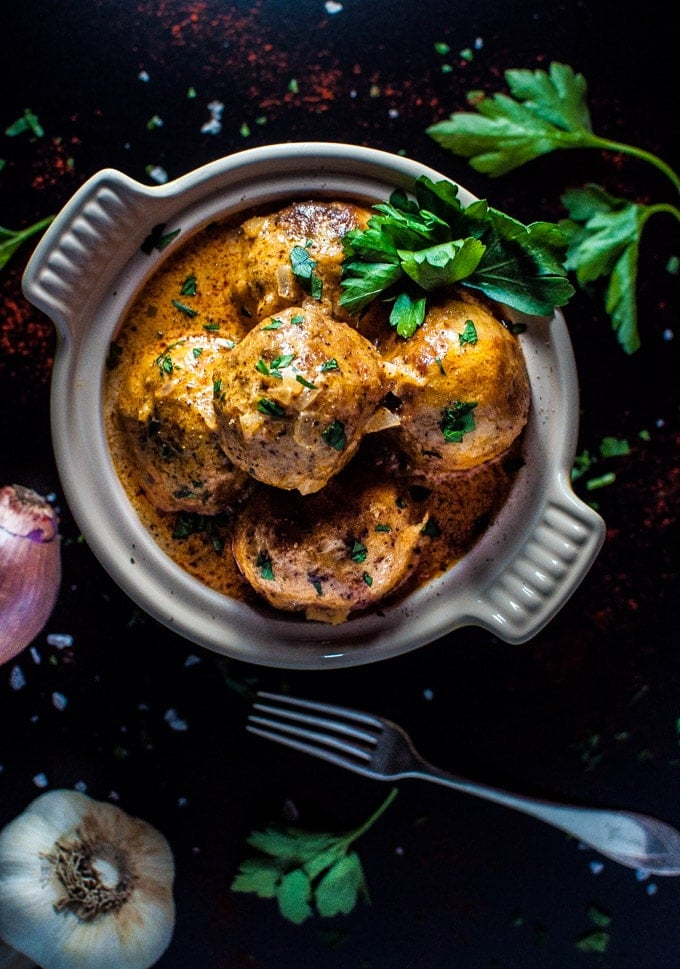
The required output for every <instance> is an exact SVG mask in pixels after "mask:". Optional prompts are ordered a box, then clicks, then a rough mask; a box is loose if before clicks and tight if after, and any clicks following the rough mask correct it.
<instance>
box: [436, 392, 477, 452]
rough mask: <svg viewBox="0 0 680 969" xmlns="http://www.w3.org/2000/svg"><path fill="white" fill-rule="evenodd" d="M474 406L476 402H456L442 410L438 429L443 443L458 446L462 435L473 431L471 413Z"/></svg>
mask: <svg viewBox="0 0 680 969" xmlns="http://www.w3.org/2000/svg"><path fill="white" fill-rule="evenodd" d="M476 406H477V403H476V402H466V401H462V400H456V401H454V402H453V403H452V404H449V405H448V407H445V408H444V409H443V411H442V419H441V421H440V422H439V427H440V428H441V432H442V434H443V435H444V440H445V441H448V442H449V443H454V444H460V443H461V441H462V440H463V435H464V434H468V433H469V432H470V431H474V429H475V418H474V415H473V413H472V411H473V410H474V408H475V407H476Z"/></svg>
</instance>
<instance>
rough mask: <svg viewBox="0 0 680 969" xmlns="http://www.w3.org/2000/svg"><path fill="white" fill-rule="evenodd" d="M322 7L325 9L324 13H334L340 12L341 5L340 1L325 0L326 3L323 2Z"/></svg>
mask: <svg viewBox="0 0 680 969" xmlns="http://www.w3.org/2000/svg"><path fill="white" fill-rule="evenodd" d="M324 9H325V10H326V13H330V14H334V13H342V10H343V7H342V4H341V3H336V2H335V0H326V3H324Z"/></svg>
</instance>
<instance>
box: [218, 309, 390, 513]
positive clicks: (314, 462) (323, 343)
mask: <svg viewBox="0 0 680 969" xmlns="http://www.w3.org/2000/svg"><path fill="white" fill-rule="evenodd" d="M382 376H383V373H382V365H381V361H380V358H379V356H378V354H377V353H376V351H375V350H374V349H373V347H372V346H371V344H370V343H369V342H368V341H367V340H365V339H364V338H363V337H362V336H360V334H359V333H357V332H356V331H355V330H353V329H352V328H351V327H350V326H348V325H347V324H346V323H340V322H338V321H337V320H334V319H332V318H331V317H329V316H327V315H326V314H325V313H323V312H322V310H321V309H320V308H319V307H318V306H307V307H306V308H305V309H304V310H303V309H301V308H296V307H293V308H290V309H286V310H283V311H282V312H281V313H279V314H278V315H277V316H272V317H269V318H267V319H265V320H263V321H262V323H260V324H259V325H258V326H256V327H254V328H253V329H252V330H250V332H249V333H248V334H247V335H246V336H245V337H244V338H243V340H242V341H241V342H240V343H239V344H238V346H236V347H235V349H234V350H233V351H232V352H231V353H229V354H228V356H226V357H225V367H224V369H223V370H222V371H221V372H220V377H221V392H220V394H219V395H218V396H217V397H216V399H215V412H216V414H217V419H218V429H219V436H220V442H221V444H222V448H223V449H224V451H225V453H226V454H227V455H228V456H229V458H230V459H231V460H232V461H233V462H234V464H235V465H237V467H239V468H242V469H243V470H244V471H246V472H247V473H248V474H250V475H252V477H254V478H256V479H257V480H258V481H261V482H264V484H269V485H273V486H274V487H277V488H284V489H287V490H291V489H295V488H297V490H298V491H300V492H301V493H302V494H308V493H310V492H313V491H318V490H319V489H320V488H323V486H324V485H325V484H326V483H327V482H328V480H329V479H330V478H332V477H333V475H335V474H337V473H338V472H339V471H340V470H341V468H343V467H344V466H345V465H346V464H347V462H348V461H349V460H350V459H351V457H352V456H353V455H354V453H355V452H356V450H357V448H358V446H359V443H360V442H361V438H362V436H363V434H364V432H365V429H366V426H367V424H368V422H369V421H370V419H371V417H372V416H373V414H374V413H375V412H376V410H377V408H378V405H379V403H380V401H381V398H382V396H383V386H382Z"/></svg>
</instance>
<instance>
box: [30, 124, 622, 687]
mask: <svg viewBox="0 0 680 969" xmlns="http://www.w3.org/2000/svg"><path fill="white" fill-rule="evenodd" d="M419 175H427V176H429V177H430V178H433V179H441V178H443V177H445V176H443V175H441V174H440V173H438V172H435V171H433V170H432V169H430V168H427V167H425V166H424V165H422V164H420V163H418V162H416V161H413V160H409V159H407V158H404V157H401V156H397V155H392V154H388V153H385V152H382V151H377V150H373V149H370V148H364V147H358V146H353V145H344V144H337V143H321V142H319V143H314V142H312V143H310V142H306V143H288V144H280V145H273V146H267V147H262V148H254V149H251V150H246V151H242V152H239V153H236V154H233V155H230V156H228V157H226V158H223V159H220V160H217V161H214V162H211V163H210V164H207V165H205V166H203V167H201V168H198V169H196V170H195V171H192V172H190V173H188V174H186V175H184V176H182V177H180V178H178V179H176V180H175V181H171V182H168V183H167V184H165V185H161V186H153V187H149V186H146V185H142V184H139V183H137V182H136V181H134V180H132V179H131V178H129V177H127V176H126V175H124V174H121V173H120V172H117V171H115V170H110V169H106V170H103V171H101V172H99V173H98V174H96V175H94V176H93V177H91V178H90V179H89V181H87V182H86V183H85V184H84V185H83V186H82V187H81V188H80V189H79V190H78V191H77V192H76V194H75V195H74V197H73V198H72V199H71V200H70V201H69V202H68V203H67V205H66V206H65V207H64V209H63V210H62V211H61V212H60V213H59V215H58V216H57V218H56V219H55V220H54V222H53V223H52V225H51V226H50V228H49V229H48V231H47V232H46V233H45V235H44V236H43V238H42V239H41V241H40V243H39V245H38V246H37V248H36V250H35V252H34V254H33V256H32V258H31V260H30V262H29V264H28V266H27V268H26V271H25V275H24V281H23V286H24V293H25V295H26V297H27V298H28V299H29V300H30V301H31V302H32V303H33V304H34V305H35V306H36V307H38V308H39V309H40V310H42V311H43V312H45V313H46V314H47V315H48V316H49V317H50V318H51V319H52V320H53V322H54V325H55V327H56V329H57V332H58V341H57V350H56V355H55V362H54V371H53V382H52V391H51V421H52V433H53V442H54V450H55V456H56V461H57V466H58V469H59V474H60V478H61V483H62V486H63V490H64V494H65V497H66V500H67V502H68V505H69V508H70V510H71V512H72V514H73V516H74V518H75V520H76V521H77V523H78V525H79V527H80V529H81V531H82V534H83V536H84V538H85V539H86V541H87V542H88V544H89V546H90V547H91V549H92V551H93V552H94V554H95V556H96V557H97V558H98V560H99V561H100V562H101V564H102V565H103V567H104V568H105V569H106V570H107V571H108V573H109V574H110V575H111V576H112V578H113V579H114V580H115V581H116V582H117V583H118V584H119V585H120V586H121V588H122V589H123V590H124V591H125V592H126V593H127V595H128V596H129V597H130V598H131V599H132V600H134V601H135V602H136V603H137V604H138V605H139V606H140V607H141V608H142V609H144V610H145V611H146V612H147V613H149V614H150V615H151V616H153V617H154V618H155V619H156V620H157V621H158V622H160V623H162V624H164V625H165V626H167V627H168V628H170V629H172V630H174V631H175V632H176V633H179V634H180V635H182V636H183V637H185V638H186V639H188V640H190V641H192V642H194V643H196V644H199V645H201V646H203V647H206V648H209V649H212V650H216V651H217V652H219V653H222V654H224V655H226V656H228V657H231V658H234V659H238V660H243V661H245V662H248V663H254V664H259V665H263V666H273V667H280V668H291V669H293V668H296V669H323V668H334V667H349V666H358V665H361V664H366V663H372V662H375V661H378V660H385V659H388V658H389V657H394V656H396V655H399V654H403V653H406V652H408V651H410V650H414V649H416V648H419V647H422V646H424V645H425V644H427V643H430V642H432V641H434V640H436V639H438V638H440V637H442V636H445V635H448V634H450V633H452V632H453V631H455V630H456V629H459V628H460V627H463V626H466V625H476V626H481V627H483V628H484V629H486V630H489V631H490V632H491V633H492V634H493V635H494V636H496V637H498V639H500V640H503V641H505V642H507V643H523V642H526V641H527V640H529V639H530V638H531V637H533V636H535V635H536V633H537V632H539V630H541V629H542V628H543V627H544V626H545V624H546V623H548V622H549V621H550V619H551V618H552V617H553V616H554V615H555V613H556V612H557V611H558V610H559V609H560V608H561V607H562V606H563V605H564V604H565V602H566V601H567V599H568V598H569V596H570V595H571V594H572V593H573V592H574V590H575V589H576V587H577V586H578V584H579V583H580V582H581V580H582V579H583V577H584V575H585V574H586V572H587V570H588V569H589V567H590V566H591V564H592V562H593V560H594V558H595V556H596V555H597V553H598V551H599V549H600V546H601V544H602V541H603V538H604V523H603V521H602V519H601V518H600V517H599V516H598V515H597V514H596V513H595V512H594V511H593V510H592V509H591V508H590V507H589V506H588V505H586V504H585V503H583V502H582V501H581V500H580V499H579V498H578V497H576V496H575V495H574V493H573V491H572V489H571V485H570V469H571V466H572V462H573V457H574V452H575V447H576V440H577V430H578V415H579V402H578V384H577V375H576V370H575V364H574V357H573V353H572V348H571V344H570V340H569V336H568V333H567V327H566V325H565V320H564V317H563V315H562V313H560V312H555V313H554V314H553V315H552V316H551V317H550V318H543V317H541V318H540V319H533V318H532V320H531V325H530V326H528V327H527V330H526V333H524V334H522V336H521V337H520V339H521V341H522V346H523V350H524V354H525V358H526V363H527V369H528V372H529V379H530V383H531V391H532V409H531V415H530V420H529V424H528V427H527V430H526V439H525V456H526V464H525V466H524V467H523V468H522V469H521V470H520V471H519V472H518V474H517V476H516V480H515V483H514V485H513V489H512V492H511V494H510V496H509V499H508V501H507V502H506V504H505V505H504V507H503V509H502V510H501V512H500V514H499V515H498V517H497V519H496V520H495V522H494V524H493V525H492V526H491V527H489V528H488V529H487V531H486V532H485V533H484V535H483V536H482V538H481V539H480V540H479V542H478V543H477V544H476V545H475V546H474V548H473V549H472V550H471V551H470V552H469V553H468V554H467V555H466V556H465V557H464V558H463V559H462V560H461V561H460V562H458V563H457V564H456V565H455V566H454V567H452V568H451V569H450V570H449V571H448V572H447V573H446V574H445V575H443V576H440V577H438V578H437V579H435V580H434V581H431V582H429V583H428V584H427V585H425V586H423V587H421V588H419V589H418V590H417V591H415V592H413V593H412V594H409V595H408V597H407V598H405V599H404V600H403V601H402V602H401V603H399V604H398V605H394V606H390V607H389V608H385V609H383V608H381V609H380V611H374V612H371V613H367V614H364V615H361V616H359V617H357V618H354V619H351V620H350V621H348V622H346V623H343V624H340V625H336V626H333V625H328V624H326V623H318V622H308V621H305V620H304V619H300V618H296V617H294V616H287V615H285V614H282V613H275V612H274V611H272V610H271V609H269V608H266V607H264V606H263V607H262V609H259V608H253V607H251V606H247V605H244V604H243V603H241V602H238V601H235V600H233V599H230V598H228V597H226V596H224V595H221V594H219V593H217V592H214V591H212V590H211V589H209V588H207V587H206V586H205V585H203V584H202V583H200V582H199V581H197V580H196V579H194V578H192V577H191V576H190V575H188V574H187V573H186V572H185V571H184V570H182V569H181V568H180V567H179V566H177V565H176V564H175V563H173V562H172V561H171V560H170V559H169V558H168V557H167V556H166V555H165V554H164V553H163V552H162V551H161V550H160V549H159V547H158V545H156V543H155V542H154V540H153V539H152V538H151V536H150V534H149V533H148V532H147V531H146V530H145V529H144V528H143V527H142V525H141V523H140V521H139V520H138V518H137V515H136V514H135V511H134V510H133V508H132V506H131V504H130V502H129V500H128V498H127V496H126V494H125V492H124V490H123V488H122V486H121V484H120V482H119V480H118V477H117V475H116V472H115V470H114V466H113V463H112V459H111V456H110V453H109V450H108V445H107V438H106V433H105V427H104V416H103V385H104V373H105V359H106V356H107V353H108V350H109V344H110V343H111V341H112V340H113V339H114V337H115V334H116V331H117V328H118V327H119V325H120V323H121V321H122V319H123V317H124V316H125V313H126V311H127V308H128V307H129V306H130V304H131V302H132V299H133V297H134V295H135V293H136V292H137V290H138V289H139V287H140V286H141V285H142V284H143V283H144V282H145V280H146V279H147V278H148V277H149V275H150V274H151V273H153V272H154V270H155V269H156V268H157V266H158V264H159V261H160V260H161V259H163V257H164V254H165V253H154V254H153V256H151V257H150V256H149V255H148V254H144V253H142V251H141V249H140V247H141V245H142V243H143V241H144V240H145V239H146V238H147V236H148V235H149V233H150V232H151V231H152V229H153V228H154V227H157V226H163V227H164V228H163V231H164V232H165V233H170V232H172V231H173V230H174V229H181V238H182V239H186V238H187V236H189V235H190V234H191V233H192V232H194V231H195V230H197V229H199V228H200V227H202V226H204V225H206V224H208V223H209V222H211V221H213V220H215V219H216V218H222V217H226V216H230V215H237V214H239V213H244V212H246V211H247V210H249V209H251V208H252V207H253V206H260V205H263V204H267V205H269V204H272V205H274V204H277V203H280V202H282V201H285V200H291V199H301V198H305V197H339V196H351V197H354V198H356V199H357V200H359V201H360V202H364V203H367V204H369V205H370V204H372V203H375V202H379V201H383V200H385V199H386V198H387V197H389V195H390V193H391V192H392V191H393V190H394V189H395V188H402V189H405V190H407V191H408V190H409V189H410V188H411V186H412V184H413V181H414V180H415V179H416V178H417V177H418V176H419ZM459 198H460V199H461V201H462V202H463V204H464V205H467V204H469V202H471V201H473V198H474V197H473V196H472V195H471V194H470V193H469V192H467V191H466V190H465V189H464V188H462V187H461V188H460V191H459ZM537 217H540V213H537Z"/></svg>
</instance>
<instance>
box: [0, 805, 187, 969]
mask: <svg viewBox="0 0 680 969" xmlns="http://www.w3.org/2000/svg"><path fill="white" fill-rule="evenodd" d="M174 874H175V865H174V859H173V855H172V851H171V849H170V846H169V845H168V843H167V841H166V839H165V838H164V837H163V835H162V834H160V832H158V831H157V830H156V829H155V828H153V827H152V826H151V825H149V824H148V823H147V822H145V821H142V820H140V819H139V818H133V817H131V816H130V815H129V814H126V812H125V811H123V810H122V809H121V808H119V807H116V806H115V805H113V804H108V803H105V802H101V801H95V800H93V799H92V798H91V797H88V795H86V794H81V793H79V792H78V791H68V790H54V791H49V792H48V793H46V794H41V795H40V796H39V797H37V798H36V799H35V800H34V801H33V802H32V803H31V804H29V806H28V807H27V808H26V810H25V811H24V812H23V813H22V814H20V815H18V817H16V818H14V820H13V821H10V822H9V824H7V825H6V826H5V827H4V828H3V830H2V831H0V938H1V939H3V940H4V941H5V942H6V943H7V944H8V945H10V946H12V947H13V948H14V949H16V950H17V951H18V952H20V953H22V954H24V955H25V956H27V957H29V958H30V959H34V960H35V962H37V963H38V965H39V966H41V967H42V969H147V967H149V966H152V965H153V964H154V963H155V962H156V961H157V960H158V959H159V958H160V956H161V955H162V954H163V952H165V950H166V949H167V947H168V945H169V944H170V940H171V938H172V933H173V929H174V924H175V904H174V899H173V894H172V886H173V881H174Z"/></svg>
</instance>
